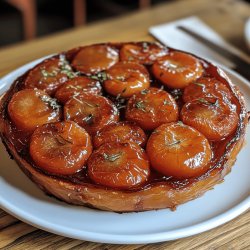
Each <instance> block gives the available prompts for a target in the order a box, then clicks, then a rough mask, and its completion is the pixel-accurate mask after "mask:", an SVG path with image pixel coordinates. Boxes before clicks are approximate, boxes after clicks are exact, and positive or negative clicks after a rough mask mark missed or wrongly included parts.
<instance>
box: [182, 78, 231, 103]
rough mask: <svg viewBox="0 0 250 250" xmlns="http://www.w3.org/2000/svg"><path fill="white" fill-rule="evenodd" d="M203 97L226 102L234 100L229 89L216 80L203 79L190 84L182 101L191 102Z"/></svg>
mask: <svg viewBox="0 0 250 250" xmlns="http://www.w3.org/2000/svg"><path fill="white" fill-rule="evenodd" d="M203 97H218V98H220V99H223V100H225V101H228V100H231V99H232V94H231V93H230V91H229V89H228V88H227V87H226V86H225V85H224V84H223V83H222V82H220V81H218V80H217V79H215V78H210V77H202V78H200V79H198V80H197V81H195V82H193V83H191V84H189V85H188V86H187V87H186V88H185V89H184V92H183V95H182V99H183V101H184V102H190V101H192V100H194V99H198V98H203Z"/></svg>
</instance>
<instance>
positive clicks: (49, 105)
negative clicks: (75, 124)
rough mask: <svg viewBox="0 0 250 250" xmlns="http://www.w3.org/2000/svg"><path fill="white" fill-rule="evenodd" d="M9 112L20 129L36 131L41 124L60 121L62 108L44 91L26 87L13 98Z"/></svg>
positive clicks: (9, 105)
mask: <svg viewBox="0 0 250 250" xmlns="http://www.w3.org/2000/svg"><path fill="white" fill-rule="evenodd" d="M8 114H9V116H10V119H11V120H12V121H13V122H14V124H15V125H16V126H17V128H19V129H20V130H23V131H34V130H35V129H36V127H38V126H40V125H43V124H45V123H49V122H56V121H59V120H60V117H61V108H60V106H59V105H58V104H57V102H56V100H55V99H53V98H51V97H50V96H48V95H47V94H46V93H45V92H44V91H42V90H35V89H24V90H21V91H19V92H17V93H15V94H14V95H13V97H12V98H11V100H10V102H9V104H8Z"/></svg>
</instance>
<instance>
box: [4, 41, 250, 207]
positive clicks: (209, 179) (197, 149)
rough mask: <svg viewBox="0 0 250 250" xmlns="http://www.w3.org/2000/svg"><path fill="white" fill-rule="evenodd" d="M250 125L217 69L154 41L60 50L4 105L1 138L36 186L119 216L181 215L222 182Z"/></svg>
mask: <svg viewBox="0 0 250 250" xmlns="http://www.w3.org/2000/svg"><path fill="white" fill-rule="evenodd" d="M247 123H248V113H247V111H246V107H245V102H244V98H243V95H242V94H241V92H240V91H239V89H238V88H237V87H236V86H234V84H233V83H232V82H231V81H230V79H229V78H228V77H227V76H226V74H225V73H224V72H223V71H222V70H221V69H220V68H218V67H216V66H215V65H213V64H212V63H210V62H208V61H206V60H204V59H202V58H199V57H197V56H195V55H192V54H189V53H186V52H183V51H178V50H175V49H172V48H168V47H164V46H162V45H160V44H158V43H154V42H130V43H107V44H94V45H89V46H83V47H78V48H75V49H72V50H70V51H66V52H62V53H60V54H58V55H55V56H52V57H50V58H48V59H46V60H44V61H42V62H41V63H39V64H38V65H36V66H34V67H33V68H32V69H30V70H29V71H28V72H26V73H25V74H23V75H22V76H20V77H19V78H18V79H16V80H15V81H14V83H13V84H12V86H11V88H10V89H9V90H8V91H7V92H6V93H5V94H4V95H3V96H2V98H1V103H0V136H1V138H2V141H3V143H4V145H5V147H6V149H7V151H8V153H9V154H10V157H12V158H13V159H14V160H15V161H16V162H17V163H18V165H19V166H20V168H21V169H22V170H23V172H24V173H25V174H26V175H27V176H28V177H29V178H30V179H31V180H32V181H33V182H35V183H36V184H37V185H38V187H39V188H41V189H42V190H43V191H44V192H45V193H47V194H49V195H52V196H55V197H56V198H58V199H60V200H63V201H65V202H67V203H70V204H75V205H83V206H89V207H93V208H97V209H101V210H109V211H116V212H132V211H146V210H153V209H162V208H170V209H175V208H176V206H178V205H180V204H182V203H185V202H187V201H190V200H192V199H196V198H197V197H199V196H201V195H202V194H204V193H205V192H206V191H208V190H210V189H211V188H213V186H214V185H216V184H218V183H221V182H222V181H223V178H224V176H225V175H226V174H227V173H229V172H230V170H231V167H232V166H233V164H234V162H235V160H236V157H237V155H238V153H239V151H240V149H241V148H242V146H243V143H244V138H245V133H246V127H247Z"/></svg>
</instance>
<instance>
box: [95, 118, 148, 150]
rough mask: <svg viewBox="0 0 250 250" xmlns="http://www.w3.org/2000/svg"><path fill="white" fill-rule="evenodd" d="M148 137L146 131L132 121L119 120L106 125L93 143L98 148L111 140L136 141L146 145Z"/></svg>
mask: <svg viewBox="0 0 250 250" xmlns="http://www.w3.org/2000/svg"><path fill="white" fill-rule="evenodd" d="M146 140H147V137H146V135H145V133H144V131H143V130H142V129H141V128H140V127H138V126H137V125H135V124H134V123H132V122H126V121H124V122H119V123H114V124H111V125H109V126H106V127H104V128H103V129H102V130H101V131H99V132H98V133H97V134H96V136H95V137H94V140H93V143H94V146H95V147H96V148H98V147H100V146H101V145H102V144H104V143H109V142H121V143H124V142H135V143H136V144H138V145H140V146H144V145H145V143H146Z"/></svg>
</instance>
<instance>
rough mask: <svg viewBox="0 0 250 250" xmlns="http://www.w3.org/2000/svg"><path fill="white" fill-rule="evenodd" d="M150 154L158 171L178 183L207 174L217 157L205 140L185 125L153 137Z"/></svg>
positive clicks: (157, 132) (165, 126) (165, 128)
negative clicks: (213, 156)
mask: <svg viewBox="0 0 250 250" xmlns="http://www.w3.org/2000/svg"><path fill="white" fill-rule="evenodd" d="M146 151H147V155H148V157H149V160H150V163H151V166H152V167H153V168H154V169H156V170H157V171H159V172H160V173H162V174H163V175H166V176H172V177H174V178H175V179H185V178H191V177H196V176H200V175H202V174H204V173H205V172H206V171H207V170H208V169H209V162H210V160H211V159H212V155H213V154H212V150H211V147H210V145H209V142H208V140H207V139H206V138H205V136H203V135H202V134H201V133H200V132H198V131H197V130H196V129H194V128H192V127H189V126H187V125H184V124H182V123H168V124H163V125H161V126H160V127H158V128H157V129H156V130H155V131H154V132H153V133H152V134H151V136H150V137H149V140H148V143H147V148H146Z"/></svg>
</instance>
